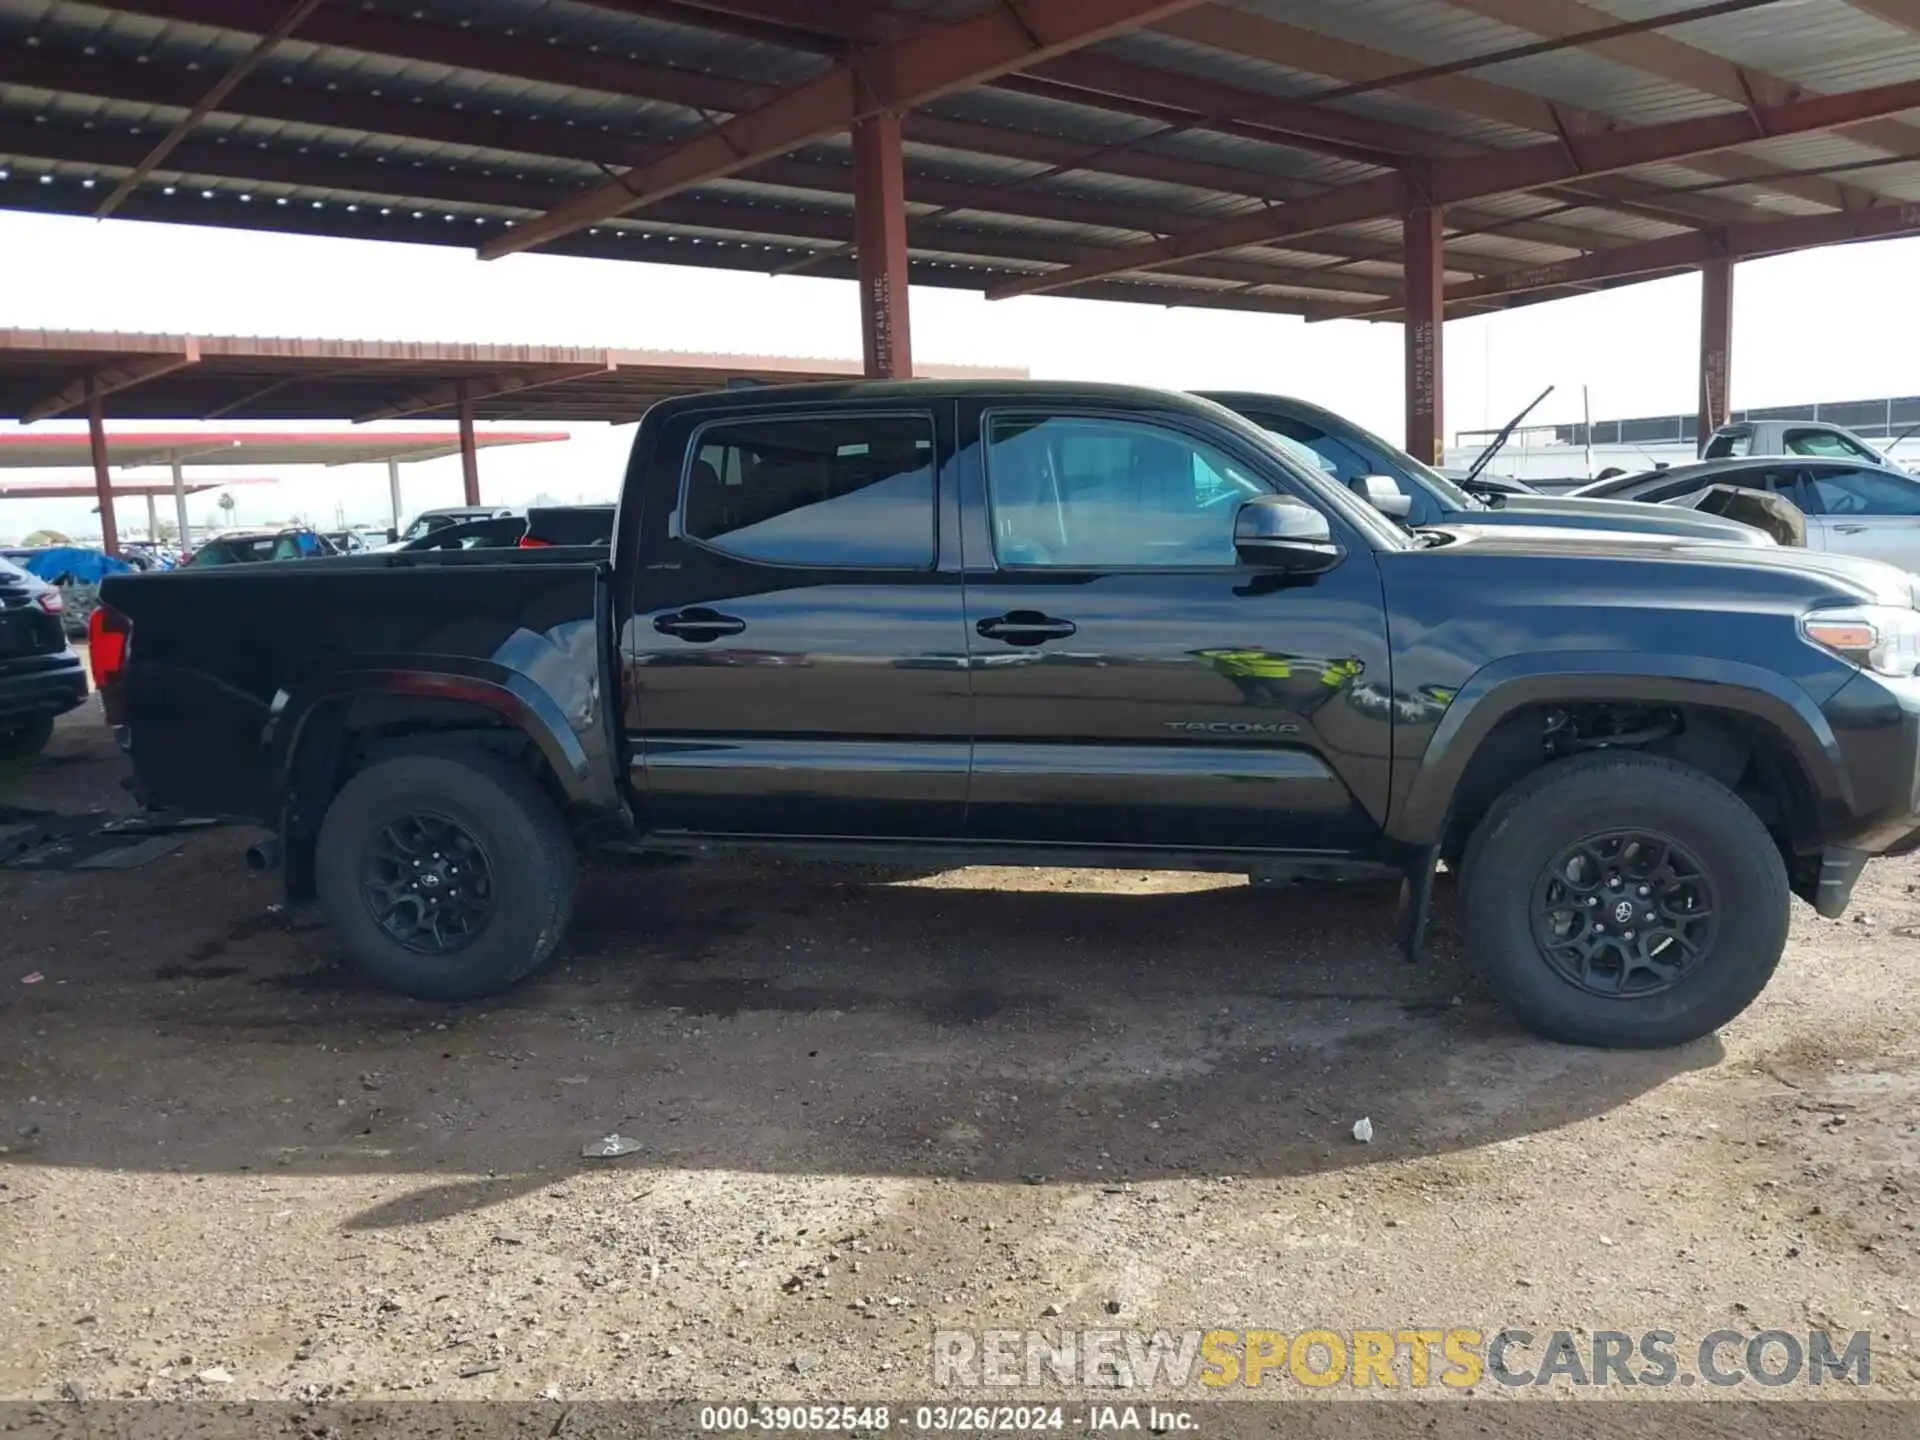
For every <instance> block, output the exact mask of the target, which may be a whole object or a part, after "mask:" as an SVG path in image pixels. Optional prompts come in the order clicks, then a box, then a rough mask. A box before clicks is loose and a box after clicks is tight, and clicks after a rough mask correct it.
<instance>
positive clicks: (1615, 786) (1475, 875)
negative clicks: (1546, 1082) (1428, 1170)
mask: <svg viewBox="0 0 1920 1440" xmlns="http://www.w3.org/2000/svg"><path fill="white" fill-rule="evenodd" d="M1635 827H1648V828H1650V829H1654V830H1657V831H1660V832H1663V833H1665V834H1667V835H1669V836H1671V837H1673V838H1674V839H1675V840H1677V841H1679V842H1680V843H1681V844H1682V845H1684V846H1685V847H1686V848H1687V849H1688V850H1690V851H1691V852H1692V854H1693V855H1694V856H1695V857H1697V859H1698V861H1699V862H1700V864H1701V865H1702V866H1703V867H1704V870H1705V873H1706V874H1707V876H1708V877H1709V878H1710V880H1711V885H1712V890H1713V894H1714V908H1715V914H1716V916H1717V919H1718V925H1717V929H1716V931H1715V933H1714V936H1713V939H1712V943H1711V944H1710V945H1709V946H1708V948H1707V950H1706V953H1705V954H1704V955H1702V956H1701V958H1699V959H1698V960H1697V961H1695V962H1694V963H1693V964H1692V966H1691V967H1690V968H1689V969H1687V970H1685V971H1684V972H1683V973H1682V974H1681V976H1680V978H1679V980H1678V981H1677V982H1675V983H1674V984H1673V986H1672V988H1671V989H1667V990H1664V991H1662V992H1660V993H1657V994H1650V995H1645V996H1625V997H1619V996H1602V995H1595V994H1592V993H1589V992H1588V991H1587V990H1584V989H1582V988H1580V986H1578V985H1577V984H1575V983H1573V981H1571V980H1569V979H1568V978H1566V977H1565V976H1563V975H1562V974H1561V973H1560V972H1559V971H1558V970H1556V969H1555V968H1554V966H1553V965H1552V964H1551V963H1549V961H1548V959H1547V957H1546V954H1545V952H1544V951H1543V949H1542V947H1541V944H1540V942H1539V941H1538V940H1536V938H1535V934H1534V924H1533V902H1534V893H1535V886H1536V885H1537V884H1538V883H1539V882H1540V879H1541V877H1542V875H1543V874H1544V873H1545V872H1546V870H1547V869H1548V867H1550V866H1552V865H1553V864H1554V862H1555V858H1556V856H1558V855H1559V854H1560V852H1561V851H1562V849H1563V848H1564V847H1567V846H1570V845H1574V844H1576V843H1578V842H1580V841H1582V840H1583V839H1586V838H1587V837H1589V836H1593V835H1598V834H1602V833H1604V832H1607V831H1609V830H1628V829H1633V828H1635ZM1463 870H1464V874H1463V876H1462V881H1461V889H1460V894H1461V905H1462V911H1463V915H1464V919H1465V924H1466V933H1467V943H1468V954H1469V955H1470V957H1471V958H1472V959H1473V960H1475V961H1476V962H1478V963H1479V964H1480V965H1481V966H1483V967H1484V968H1485V971H1486V974H1487V976H1488V979H1489V982H1490V984H1491V987H1492V989H1493V991H1494V993H1495V994H1496V996H1498V998H1499V999H1500V1000H1501V1002H1502V1003H1503V1004H1504V1005H1505V1006H1506V1007H1507V1008H1508V1009H1509V1010H1510V1011H1512V1012H1513V1014H1514V1015H1515V1016H1516V1017H1518V1018H1519V1020H1520V1021H1521V1022H1522V1023H1523V1024H1524V1025H1526V1026H1527V1027H1528V1028H1529V1029H1531V1030H1534V1031H1535V1032H1537V1033H1538V1034H1540V1035H1543V1036H1545V1037H1547V1038H1548V1039H1551V1040H1559V1041H1564V1042H1566V1043H1568V1044H1574V1045H1595V1046H1604V1047H1609V1048H1618V1049H1657V1048H1660V1047H1664V1046H1669V1045H1680V1044H1684V1043H1685V1042H1687V1041H1689V1040H1694V1039H1697V1038H1699V1037H1700V1036H1702V1035H1708V1034H1711V1033H1712V1032H1713V1031H1715V1030H1717V1029H1719V1028H1720V1027H1721V1026H1722V1025H1724V1024H1726V1023H1727V1022H1728V1021H1730V1020H1732V1019H1733V1018H1734V1016H1736V1015H1738V1014H1739V1013H1740V1012H1741V1011H1743V1010H1745V1009H1746V1008H1747V1006H1748V1005H1750V1004H1751V1003H1752V1002H1753V999H1754V997H1755V996H1757V995H1758V994H1759V993H1760V992H1761V990H1762V989H1764V988H1765V987H1766V984H1767V981H1768V980H1769V979H1770V978H1771V977H1772V975H1773V971H1774V967H1775V966H1776V965H1777V964H1778V963H1779V961H1780V955H1781V952H1782V951H1783V950H1784V949H1785V948H1786V943H1787V925H1788V909H1789V905H1790V891H1789V889H1788V884H1787V873H1786V867H1785V865H1784V864H1783V863H1782V860H1781V857H1780V851H1779V848H1778V847H1777V846H1776V845H1775V843H1774V840H1773V837H1772V836H1771V835H1770V834H1768V833H1767V830H1766V827H1765V826H1763V825H1762V824H1761V823H1760V820H1759V818H1758V817H1757V816H1756V815H1755V814H1754V813H1753V811H1752V810H1751V809H1750V808H1748V806H1747V805H1746V804H1745V802H1743V801H1742V800H1741V799H1740V798H1739V797H1738V796H1737V795H1735V794H1734V793H1733V792H1732V791H1731V790H1728V789H1727V788H1726V787H1725V786H1723V785H1721V784H1720V783H1719V782H1717V781H1715V780H1713V779H1711V778H1709V777H1708V776H1706V775H1703V774H1702V773H1701V772H1700V771H1698V770H1695V769H1693V768H1692V767H1690V766H1687V765H1682V764H1680V763H1679V762H1677V761H1674V760H1667V759H1663V758H1661V757H1658V756H1652V755H1641V754H1637V753H1632V752H1627V751H1618V752H1609V753H1603V754H1593V755H1585V756H1581V757H1579V758H1577V759H1573V760H1567V761H1562V762H1560V763H1557V764H1554V765H1550V766H1548V767H1547V768H1545V769H1543V770H1539V771H1536V772H1534V773H1533V774H1532V775H1530V776H1528V777H1527V778H1526V779H1524V780H1522V781H1520V782H1519V783H1518V784H1516V785H1515V786H1514V787H1513V788H1512V789H1510V790H1508V791H1507V792H1506V793H1505V794H1504V795H1502V796H1501V797H1500V799H1499V800H1497V801H1496V802H1495V803H1494V805H1493V806H1492V808H1491V809H1490V810H1489V811H1488V812H1487V814H1486V816H1485V818H1484V819H1482V821H1481V822H1480V824H1479V826H1478V827H1477V828H1476V829H1475V831H1474V834H1473V838H1472V841H1471V842H1470V843H1469V844H1468V846H1467V852H1466V856H1465V859H1464V865H1463Z"/></svg>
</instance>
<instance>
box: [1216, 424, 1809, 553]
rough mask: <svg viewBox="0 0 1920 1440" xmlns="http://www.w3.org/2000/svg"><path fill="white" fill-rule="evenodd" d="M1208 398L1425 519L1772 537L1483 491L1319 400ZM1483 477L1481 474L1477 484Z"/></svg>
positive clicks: (1733, 540)
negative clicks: (1387, 487)
mask: <svg viewBox="0 0 1920 1440" xmlns="http://www.w3.org/2000/svg"><path fill="white" fill-rule="evenodd" d="M1205 397H1206V398H1207V399H1209V400H1213V401H1216V402H1217V403H1219V404H1221V405H1224V406H1226V407H1227V408H1228V409H1229V410H1232V411H1235V412H1236V413H1238V414H1241V415H1244V416H1246V417H1247V419H1249V420H1251V421H1253V423H1254V424H1256V425H1258V426H1260V427H1261V428H1262V429H1264V430H1270V431H1272V432H1273V433H1274V434H1275V435H1278V436H1280V437H1282V438H1284V439H1287V440H1290V441H1293V442H1295V443H1297V444H1299V445H1302V446H1304V447H1305V448H1306V449H1308V450H1309V451H1311V452H1312V453H1313V454H1315V455H1317V456H1318V457H1319V458H1320V464H1321V468H1322V469H1323V470H1324V471H1325V472H1326V473H1327V474H1328V475H1330V476H1332V477H1333V478H1334V479H1336V480H1338V481H1339V482H1340V483H1341V484H1343V485H1346V486H1348V487H1349V488H1355V489H1357V488H1358V487H1359V486H1360V484H1361V483H1362V482H1363V481H1365V480H1366V478H1367V477H1368V476H1373V475H1379V476H1384V477H1386V478H1387V479H1388V480H1391V481H1392V482H1393V484H1394V487H1395V488H1396V489H1398V490H1399V492H1400V494H1401V495H1403V496H1404V497H1406V499H1407V500H1408V501H1409V502H1410V508H1409V511H1408V513H1407V515H1406V517H1405V519H1406V522H1407V524H1409V525H1412V526H1414V527H1416V528H1417V527H1420V526H1424V525H1453V524H1459V525H1550V526H1552V527H1553V528H1555V529H1557V530H1633V531H1644V532H1646V533H1649V534H1656V535H1682V536H1688V537H1692V538H1695V539H1700V540H1711V541H1714V542H1716V543H1719V544H1727V545H1772V544H1774V543H1775V542H1774V540H1773V537H1772V536H1770V535H1767V534H1765V533H1764V532H1762V531H1760V530H1757V529H1755V528H1754V527H1753V526H1751V525H1743V524H1742V523H1740V522H1739V521H1738V520H1725V519H1722V518H1720V517H1719V516H1717V515H1701V514H1697V513H1695V512H1693V511H1676V512H1674V513H1672V514H1662V513H1660V512H1658V511H1651V512H1650V511H1645V510H1641V511H1638V512H1636V511H1635V510H1633V509H1632V508H1631V507H1628V506H1623V505H1615V504H1608V503H1605V502H1603V501H1599V500H1593V499H1570V498H1568V497H1567V496H1564V495H1539V494H1535V493H1532V492H1531V491H1529V490H1527V489H1526V487H1524V486H1520V487H1518V488H1516V482H1514V481H1511V480H1492V479H1490V478H1489V477H1484V476H1482V477H1477V478H1476V479H1475V480H1474V482H1473V483H1474V485H1475V486H1479V487H1481V489H1482V492H1483V493H1482V494H1480V495H1474V494H1470V493H1469V492H1468V490H1467V488H1466V487H1465V486H1464V485H1462V484H1460V483H1457V482H1455V481H1453V480H1450V479H1448V478H1447V477H1446V476H1445V475H1443V474H1441V473H1440V472H1439V471H1438V470H1435V469H1434V468H1433V467H1432V466H1430V465H1422V464H1421V463H1420V462H1419V461H1418V460H1416V459H1414V458H1413V456H1411V455H1409V454H1408V453H1407V452H1406V451H1404V450H1402V449H1400V448H1399V447H1398V446H1395V445H1390V444H1388V443H1387V442H1386V441H1385V440H1382V439H1381V438H1380V437H1379V436H1377V435H1374V434H1371V433H1369V432H1368V431H1366V430H1363V429H1361V428H1360V427H1359V426H1358V425H1355V424H1354V423H1353V422H1352V421H1350V420H1347V419H1344V418H1343V417H1341V416H1339V415H1336V414H1334V413H1333V412H1332V411H1331V410H1326V409H1323V408H1321V407H1320V406H1318V405H1311V404H1309V403H1307V402H1306V401H1304V400H1295V399H1293V398H1291V397H1289V396H1284V395H1261V394H1256V393H1252V392H1249V391H1238V390H1233V391H1228V390H1210V391H1207V392H1205ZM1483 481H1484V482H1486V483H1484V484H1483Z"/></svg>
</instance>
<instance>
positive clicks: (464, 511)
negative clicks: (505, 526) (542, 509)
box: [388, 505, 514, 545]
mask: <svg viewBox="0 0 1920 1440" xmlns="http://www.w3.org/2000/svg"><path fill="white" fill-rule="evenodd" d="M513 513H514V512H513V511H512V510H510V509H508V508H507V507H506V506H504V505H449V506H447V507H446V508H445V509H442V510H422V511H421V512H420V513H419V514H418V515H416V516H414V517H413V519H412V520H410V521H408V522H407V525H406V526H405V528H403V529H401V530H397V531H389V532H388V533H389V534H391V535H392V536H393V540H392V543H393V544H395V545H410V544H412V543H413V542H414V541H415V540H424V539H425V538H426V537H427V536H429V535H431V534H432V533H433V532H434V531H436V530H444V529H446V528H447V526H449V525H465V524H468V523H469V522H471V521H474V520H499V519H504V518H506V517H508V516H511V515H512V514H513Z"/></svg>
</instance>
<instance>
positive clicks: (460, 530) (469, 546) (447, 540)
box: [399, 515, 527, 555]
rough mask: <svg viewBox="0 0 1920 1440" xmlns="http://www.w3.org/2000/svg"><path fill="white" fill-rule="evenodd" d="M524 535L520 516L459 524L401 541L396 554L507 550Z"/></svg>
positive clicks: (490, 517)
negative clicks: (432, 551) (426, 551)
mask: <svg viewBox="0 0 1920 1440" xmlns="http://www.w3.org/2000/svg"><path fill="white" fill-rule="evenodd" d="M526 533H527V517H526V516H524V515H501V516H498V517H493V516H489V517H488V518H487V519H485V520H462V521H460V522H459V523H458V524H454V525H441V526H438V527H436V528H434V529H431V530H428V531H427V532H426V534H424V535H421V536H420V537H418V538H417V539H413V540H408V541H404V542H403V543H402V544H401V545H400V546H399V552H400V553H401V554H403V555H415V554H419V553H420V552H421V551H423V550H511V549H512V548H513V547H514V546H516V545H518V544H519V543H520V541H521V540H522V539H523V538H524V537H525V536H526Z"/></svg>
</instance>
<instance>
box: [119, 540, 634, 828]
mask: <svg viewBox="0 0 1920 1440" xmlns="http://www.w3.org/2000/svg"><path fill="white" fill-rule="evenodd" d="M607 570H608V563H607V551H606V550H605V549H604V548H600V547H580V548H573V547H568V548H565V549H562V548H557V547H556V548H546V549H538V550H512V549H503V550H478V551H466V552H457V551H447V552H427V553H420V554H400V553H393V552H384V553H374V554H369V555H350V556H338V557H329V558H326V559H316V560H300V561H289V562H283V563H278V564H266V565H247V566H231V567H222V568H218V569H209V570H206V571H193V570H182V571H175V572H172V573H149V574H132V575H118V576H114V577H112V579H111V581H110V582H109V583H108V584H107V586H106V587H105V588H104V590H103V593H102V599H103V600H104V601H105V603H107V604H108V605H110V606H112V607H113V609H114V610H116V611H118V612H120V613H121V614H122V615H124V616H126V617H127V619H128V620H129V621H131V623H132V639H131V644H130V653H131V654H132V655H134V656H136V657H137V663H136V664H134V665H133V666H132V667H131V668H130V670H129V672H128V675H127V680H128V682H129V683H128V684H127V685H126V686H125V687H124V688H125V693H124V695H123V697H122V700H121V707H120V711H121V713H120V715H119V716H118V717H117V718H118V719H120V720H122V721H123V722H124V723H125V724H126V725H127V726H129V727H130V728H129V732H128V733H129V734H130V736H131V749H130V753H131V756H132V758H133V760H134V763H135V767H136V770H137V773H138V774H139V776H140V780H141V788H142V797H141V798H142V799H143V800H144V801H145V802H146V803H147V804H148V805H151V806H156V807H161V808H168V809H185V810H192V811H195V812H197V813H202V814H218V815H226V816H233V817H248V818H253V819H257V820H261V821H263V822H265V823H269V824H277V823H278V821H279V799H278V796H279V793H280V788H281V785H282V781H283V771H284V768H285V766H286V765H287V764H288V763H289V760H290V756H291V754H292V751H293V748H294V746H295V745H296V743H297V739H298V735H299V732H300V730H301V728H302V727H303V726H304V725H305V723H306V722H307V720H308V719H309V718H310V716H311V715H312V714H313V713H314V712H315V711H316V710H317V709H319V708H322V707H324V706H327V705H337V704H343V703H351V697H352V695H353V694H354V693H355V692H356V691H358V690H360V689H362V688H377V689H382V690H385V691H388V692H391V691H392V690H394V689H395V688H396V687H397V688H398V689H399V690H400V691H401V692H403V693H411V694H417V695H418V696H419V697H420V698H421V699H422V700H423V701H426V702H428V703H435V702H437V703H441V704H444V705H457V704H472V703H476V702H478V703H489V704H493V705H495V706H496V707H497V708H503V709H504V708H508V707H512V706H528V707H533V708H536V709H538V710H539V711H541V712H542V713H543V714H544V715H545V716H546V717H547V719H548V721H549V722H550V723H554V724H558V725H561V726H562V727H563V728H564V729H566V730H569V731H571V732H573V734H574V735H575V737H576V739H579V737H581V736H586V737H587V738H589V739H591V740H592V741H593V742H594V743H595V745H596V746H597V747H598V750H599V753H597V755H596V759H598V760H599V761H600V762H601V763H603V764H606V762H607V761H608V759H609V757H607V756H606V755H605V753H604V749H605V746H606V745H607V743H609V742H608V739H607V733H606V732H607V726H606V723H605V717H604V716H603V715H601V714H600V713H599V708H598V705H597V703H596V701H597V697H603V696H605V695H607V694H608V693H609V691H611V690H613V689H614V688H616V687H613V686H606V685H602V684H601V677H602V667H603V665H604V664H605V663H606V661H607V659H608V658H609V657H605V656H603V655H602V654H601V653H600V651H601V646H600V637H601V635H603V634H606V633H609V631H608V630H603V629H601V628H600V627H599V626H598V625H597V623H596V621H597V618H598V617H599V616H600V615H601V614H602V606H603V605H604V601H605V595H606V591H607V588H608V587H607V584H606V574H607ZM376 677H377V683H376ZM606 773H607V774H612V773H613V771H612V768H611V765H610V764H606Z"/></svg>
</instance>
